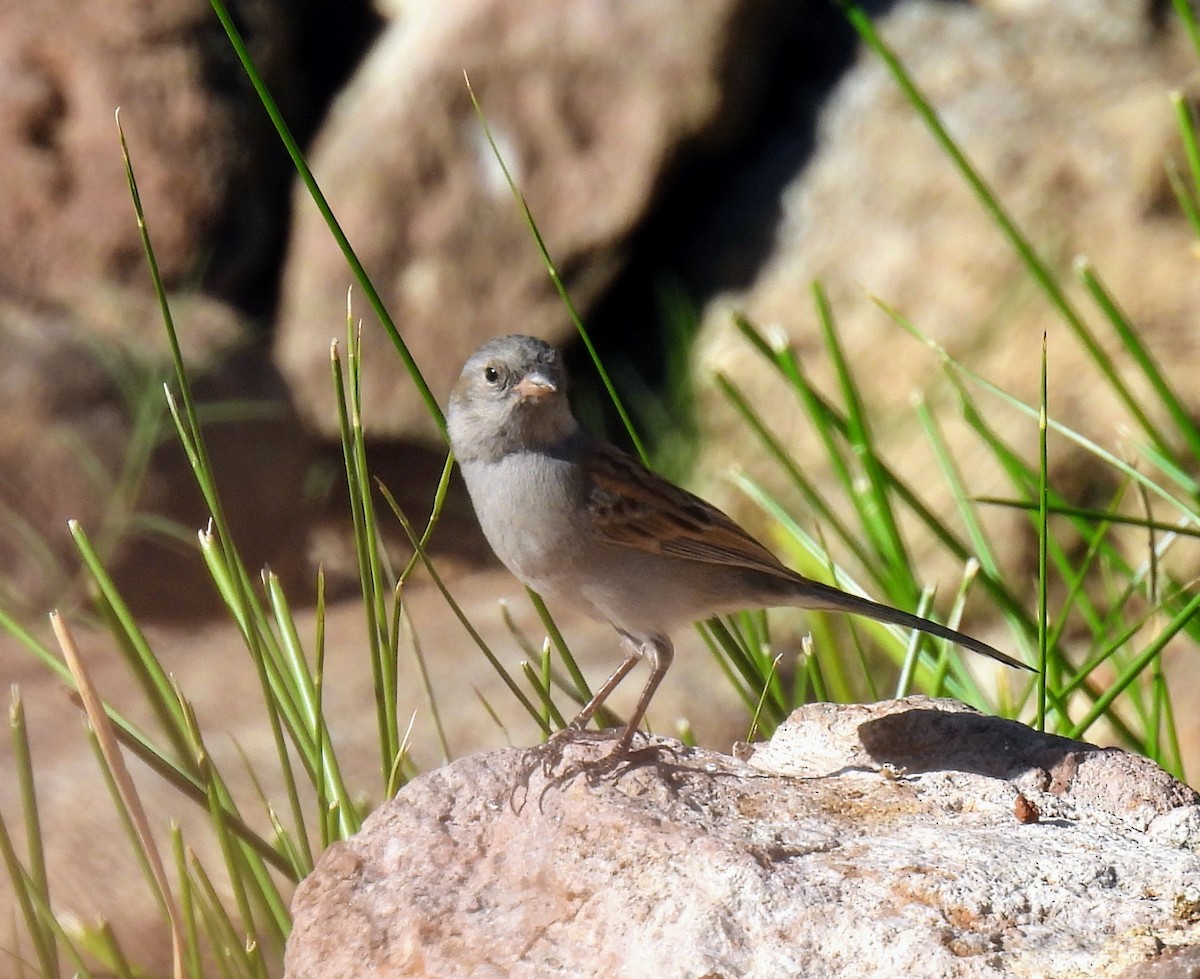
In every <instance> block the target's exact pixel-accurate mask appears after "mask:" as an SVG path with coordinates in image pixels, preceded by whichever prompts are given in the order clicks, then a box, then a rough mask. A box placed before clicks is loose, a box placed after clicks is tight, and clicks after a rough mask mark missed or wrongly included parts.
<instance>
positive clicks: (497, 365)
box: [446, 334, 1032, 758]
mask: <svg viewBox="0 0 1200 979" xmlns="http://www.w3.org/2000/svg"><path fill="white" fill-rule="evenodd" d="M446 423H447V431H448V435H449V439H450V447H451V450H452V452H453V454H454V457H455V459H456V460H457V462H458V466H459V468H460V470H461V473H462V476H463V479H464V481H465V483H466V486H467V492H468V494H469V496H470V498H471V503H472V506H473V507H474V510H475V514H476V516H477V517H478V520H479V524H480V527H481V529H482V531H483V534H484V536H485V537H486V539H487V541H488V543H489V545H490V546H491V548H492V550H493V551H494V552H495V554H496V557H497V558H499V560H500V562H501V563H502V564H503V565H504V566H505V567H507V568H508V570H509V571H511V572H512V574H513V575H514V576H516V578H518V579H519V580H520V581H521V582H522V583H523V584H525V585H526V586H528V587H529V588H531V589H533V590H534V591H535V592H537V593H538V594H539V595H541V596H543V597H544V598H546V599H549V600H550V602H551V604H552V606H553V604H554V603H558V602H561V603H564V604H567V605H571V606H574V607H576V608H578V609H580V610H581V611H583V612H584V613H586V614H588V615H590V616H592V617H593V618H595V619H599V620H601V621H604V622H608V623H609V624H611V625H612V627H613V628H614V629H615V630H616V632H617V634H618V635H619V636H620V638H621V641H622V643H623V645H624V647H625V656H624V658H623V659H622V661H621V663H620V665H619V666H618V667H617V668H616V670H615V671H614V672H613V673H612V675H611V676H610V677H609V678H608V679H607V680H606V681H605V682H604V683H603V684H602V685H601V686H600V687H599V688H598V689H597V691H596V693H595V694H594V696H592V698H591V699H590V700H589V701H588V702H587V703H586V704H584V705H583V707H582V709H581V710H580V711H579V713H578V715H577V716H576V717H575V719H574V720H573V721H572V722H571V723H570V725H568V728H567V730H569V731H573V732H575V733H580V732H582V731H583V730H584V729H585V728H586V727H587V725H588V722H589V721H590V720H591V719H592V717H593V715H594V714H595V713H596V711H597V710H598V709H599V708H600V707H601V705H602V704H603V703H604V702H605V700H607V698H608V697H609V695H610V694H611V693H612V692H613V690H615V689H616V687H617V686H618V684H620V683H621V681H622V680H623V679H625V677H626V676H627V675H628V674H629V672H630V671H631V670H632V669H633V668H634V666H635V665H637V663H638V662H639V661H641V660H645V661H646V662H647V663H648V664H649V666H650V676H649V678H648V679H647V680H646V683H645V686H644V687H643V688H642V691H641V694H640V695H639V697H638V700H637V703H636V704H635V706H634V708H633V711H632V713H631V714H630V715H629V718H628V720H627V722H626V725H625V729H624V731H623V732H622V733H621V735H620V738H619V740H618V742H617V745H616V748H615V750H614V753H613V754H614V757H617V758H620V757H621V756H623V755H625V754H627V753H628V751H629V749H630V747H631V745H632V742H633V739H634V737H635V735H636V732H637V730H638V728H639V726H640V725H641V722H642V720H643V718H644V717H645V714H646V710H647V708H648V707H649V705H650V701H651V699H652V698H653V697H654V694H655V691H656V690H657V689H658V686H659V684H660V683H661V682H662V680H663V677H664V676H665V675H666V673H667V670H668V668H669V667H670V665H671V661H672V659H673V657H674V647H673V645H672V643H671V639H670V633H671V630H672V629H673V628H675V627H677V626H680V625H683V624H686V623H688V622H695V621H698V620H700V619H706V618H709V617H711V616H714V615H723V614H727V613H731V612H736V611H740V610H744V609H750V608H773V607H779V606H792V607H798V608H807V609H819V610H824V611H837V612H847V613H850V614H853V615H860V616H867V617H870V618H873V619H877V620H879V621H882V622H887V623H891V624H893V625H899V626H904V627H907V628H911V629H917V630H920V631H922V632H926V633H929V634H931V635H933V636H937V637H938V638H941V639H947V640H950V641H951V642H954V643H956V644H958V645H959V646H962V647H965V648H966V649H970V650H973V651H974V652H977V653H981V654H983V655H984V656H988V657H991V658H992V659H994V660H997V661H998V662H1000V663H1003V664H1005V665H1006V666H1010V667H1014V668H1017V669H1025V670H1031V669H1032V668H1031V667H1029V666H1027V665H1026V664H1024V663H1022V662H1020V661H1019V660H1016V659H1014V658H1013V657H1011V656H1008V655H1007V654H1005V653H1002V652H1000V650H998V649H996V648H994V647H993V646H990V645H988V644H987V643H985V642H982V641H981V640H979V639H975V638H974V637H972V636H969V635H967V634H966V633H963V632H959V631H958V630H956V629H951V628H950V627H948V626H945V625H941V624H940V623H938V622H933V621H931V620H929V619H925V618H922V617H920V616H917V615H913V614H911V613H909V612H904V611H901V610H899V609H896V608H892V607H891V606H888V605H883V604H880V603H879V602H874V601H872V600H870V599H867V598H862V597H860V596H858V595H852V594H849V593H847V592H844V591H842V590H841V589H838V588H835V587H833V586H831V585H827V584H823V583H822V582H818V581H814V580H812V579H809V578H806V577H804V576H803V575H801V574H798V573H797V572H795V571H792V570H791V569H789V568H787V567H786V566H784V565H783V564H782V563H781V562H780V561H779V559H778V558H776V557H775V555H774V554H772V553H771V552H770V551H769V550H768V549H767V548H766V547H765V546H763V545H762V544H761V543H759V542H758V541H757V540H755V539H754V538H753V537H752V536H751V535H750V534H749V533H748V532H747V531H745V530H744V529H742V527H740V526H739V525H738V524H737V523H735V522H734V521H733V520H732V519H731V518H730V517H728V516H727V515H726V514H725V513H723V512H722V511H721V510H719V509H717V508H716V507H715V506H713V505H712V504H711V503H708V502H707V501H705V500H703V499H701V498H700V497H698V496H696V495H694V494H692V493H690V492H688V491H687V490H685V489H683V488H681V487H679V486H676V485H675V484H673V483H671V482H670V481H668V480H667V479H665V478H663V477H662V476H660V475H658V474H657V473H655V472H653V471H652V470H650V469H649V468H647V467H646V466H644V465H643V464H642V463H641V462H640V461H638V460H637V459H635V458H634V457H632V456H631V455H629V454H627V453H625V452H623V451H622V450H620V449H618V448H617V447H616V446H614V445H612V444H610V443H608V442H605V441H603V440H601V439H600V438H598V437H597V436H595V435H593V434H592V433H591V432H589V431H588V430H587V429H585V428H584V427H583V426H582V425H580V424H579V422H578V421H577V420H576V419H575V416H574V414H573V413H572V410H571V406H570V402H569V400H568V378H567V372H566V370H565V368H564V365H563V361H562V357H561V356H560V355H559V352H558V351H557V350H556V349H555V348H554V347H553V346H551V345H550V344H549V343H546V342H545V341H544V340H541V339H538V338H536V337H531V336H523V335H520V334H513V335H509V336H501V337H497V338H494V339H491V340H488V341H487V342H485V343H484V344H483V345H482V346H480V347H479V348H478V349H477V350H476V351H475V352H474V353H473V354H471V356H470V357H469V358H468V359H467V361H466V363H465V364H464V366H463V368H462V371H461V373H460V374H459V377H458V380H457V381H456V383H455V384H454V388H453V390H452V392H451V395H450V399H449V406H448V411H447V414H446Z"/></svg>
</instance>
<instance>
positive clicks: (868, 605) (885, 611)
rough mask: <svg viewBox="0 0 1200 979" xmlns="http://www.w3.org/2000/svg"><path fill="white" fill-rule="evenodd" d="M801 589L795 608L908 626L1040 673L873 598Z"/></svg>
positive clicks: (827, 588) (808, 585)
mask: <svg viewBox="0 0 1200 979" xmlns="http://www.w3.org/2000/svg"><path fill="white" fill-rule="evenodd" d="M801 588H802V590H801V591H800V592H799V594H798V595H797V596H796V602H795V604H796V605H799V606H801V607H803V608H812V609H822V610H824V611H830V612H849V613H850V614H851V615H865V616H867V618H871V619H878V620H879V621H880V622H888V623H890V624H892V625H899V626H904V627H906V628H908V629H919V630H920V631H921V632H927V633H929V634H930V635H931V636H937V637H938V638H939V639H948V640H950V642H953V643H957V644H958V645H959V646H962V647H964V648H966V649H970V650H972V651H973V652H976V653H982V654H983V655H984V656H989V657H991V658H992V659H994V660H996V661H997V662H999V663H1003V664H1004V665H1005V666H1012V667H1014V668H1016V669H1018V670H1030V671H1032V672H1036V671H1034V670H1033V667H1032V666H1027V665H1025V664H1024V663H1022V662H1021V661H1020V660H1016V659H1013V658H1012V657H1011V656H1009V655H1008V654H1006V653H1002V652H1000V650H998V649H996V648H995V647H994V646H989V645H988V644H987V643H985V642H982V641H981V640H979V639H976V638H974V637H973V636H968V635H967V634H966V633H965V632H959V631H958V630H957V629H951V628H950V627H949V626H945V625H942V624H941V623H940V622H934V621H932V620H930V619H923V618H921V616H919V615H913V614H912V613H911V612H901V611H900V609H898V608H892V607H891V606H890V605H881V604H880V603H879V602H873V601H871V600H870V599H869V598H861V597H859V596H858V595H851V594H849V593H848V592H844V591H842V590H841V589H839V588H834V587H833V586H832V585H825V584H822V583H821V582H819V581H812V580H811V579H808V578H805V579H803V585H802V586H801Z"/></svg>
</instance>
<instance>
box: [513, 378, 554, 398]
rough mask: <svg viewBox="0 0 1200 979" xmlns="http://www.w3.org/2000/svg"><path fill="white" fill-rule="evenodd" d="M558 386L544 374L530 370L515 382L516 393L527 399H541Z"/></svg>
mask: <svg viewBox="0 0 1200 979" xmlns="http://www.w3.org/2000/svg"><path fill="white" fill-rule="evenodd" d="M557 390H558V386H557V385H556V384H555V383H554V382H553V381H552V380H550V378H548V377H547V376H546V375H545V374H541V373H538V372H537V371H531V372H530V373H528V374H526V375H525V376H524V377H523V378H521V380H519V381H518V382H517V385H516V391H517V393H518V394H519V395H520V396H521V397H522V398H523V399H525V400H527V401H541V400H542V399H543V398H548V397H549V396H550V395H552V394H553V393H554V392H555V391H557Z"/></svg>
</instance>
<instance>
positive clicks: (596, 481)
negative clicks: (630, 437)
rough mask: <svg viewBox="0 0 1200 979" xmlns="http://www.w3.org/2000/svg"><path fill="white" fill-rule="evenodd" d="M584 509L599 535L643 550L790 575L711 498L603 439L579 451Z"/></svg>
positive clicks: (613, 542) (780, 575)
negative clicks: (665, 476)
mask: <svg viewBox="0 0 1200 979" xmlns="http://www.w3.org/2000/svg"><path fill="white" fill-rule="evenodd" d="M582 462H583V468H584V472H585V474H586V476H587V481H586V485H587V488H586V493H587V508H588V515H589V518H590V522H591V525H592V528H593V530H594V531H595V533H596V534H597V536H599V537H600V538H601V539H602V540H605V541H607V542H608V543H610V544H620V545H623V546H626V547H634V548H638V549H640V550H643V551H649V552H653V553H658V554H666V555H670V556H673V557H679V558H686V559H688V560H692V561H708V562H711V563H713V564H727V565H734V566H738V567H743V568H751V569H753V570H756V571H762V572H764V573H766V574H770V575H776V576H779V577H783V578H791V577H793V575H792V572H790V571H788V570H787V569H786V568H785V567H784V566H783V565H782V564H780V563H779V561H778V560H777V559H776V557H775V555H773V554H772V553H771V552H770V551H768V550H767V549H766V548H765V547H763V546H762V544H760V543H759V542H758V541H756V540H755V539H754V538H753V537H751V536H750V535H749V534H748V533H746V531H744V530H742V528H741V527H739V526H738V525H737V524H736V523H734V522H733V521H732V520H730V519H729V517H727V516H725V514H723V513H722V512H721V511H720V510H718V509H717V508H716V507H715V506H713V505H712V504H711V503H706V502H705V501H704V500H702V499H700V497H698V496H695V495H694V494H692V493H689V492H688V491H687V490H684V489H680V488H679V487H678V486H676V485H674V484H673V483H670V482H668V481H667V480H665V479H663V478H662V477H661V476H658V475H656V474H655V473H653V472H651V471H650V470H649V469H647V468H646V467H645V466H643V465H642V464H641V463H639V462H638V461H637V460H636V459H634V458H632V457H631V456H628V455H626V454H625V453H624V452H621V451H620V450H619V449H616V448H614V447H613V446H610V445H607V444H604V443H599V442H597V443H594V444H592V445H590V446H589V447H588V449H587V451H586V452H585V453H584V456H583V459H582Z"/></svg>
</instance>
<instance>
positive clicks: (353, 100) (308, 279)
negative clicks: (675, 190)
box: [276, 0, 787, 436]
mask: <svg viewBox="0 0 1200 979" xmlns="http://www.w3.org/2000/svg"><path fill="white" fill-rule="evenodd" d="M786 6H787V5H786V4H777V3H775V2H773V0H704V2H700V3H696V2H687V0H669V2H665V3H657V4H645V3H640V2H637V0H620V2H615V3H595V2H592V0H569V2H563V0H535V2H527V3H519V4H515V3H511V2H508V0H461V2H459V3H455V4H434V3H414V4H411V5H406V7H405V10H404V14H403V16H401V17H400V18H399V19H397V20H396V21H395V22H394V23H393V24H392V25H391V26H390V28H388V29H387V30H386V31H385V32H384V34H383V35H382V36H381V37H380V39H379V41H378V42H377V44H376V46H375V48H374V49H373V50H372V52H371V53H370V55H369V56H368V58H367V59H366V61H365V62H364V63H363V65H362V66H361V69H360V71H359V73H358V75H357V77H356V78H355V79H354V80H353V81H352V82H351V84H350V85H349V86H348V87H347V89H346V90H345V91H344V92H343V93H342V95H341V96H340V97H339V99H338V101H337V102H336V104H335V106H334V108H333V110H332V111H331V114H330V116H329V118H328V120H327V122H326V124H325V126H324V129H323V131H322V132H321V133H320V135H319V137H318V140H317V143H316V145H315V147H314V149H313V151H312V154H311V160H312V166H313V170H314V172H315V174H316V177H317V180H318V182H319V183H320V184H321V187H322V189H323V191H324V193H325V195H326V197H327V198H328V200H329V202H330V204H331V206H332V207H333V210H334V212H335V214H336V215H337V216H338V219H339V221H340V223H341V225H342V227H343V229H344V230H345V232H346V234H347V235H348V237H349V239H350V241H351V242H352V244H353V245H354V247H355V250H356V252H357V254H358V257H359V258H360V259H361V261H362V263H363V265H364V266H365V267H366V270H367V272H368V274H369V275H370V276H371V278H372V281H373V282H374V284H375V286H376V288H377V289H378V290H379V292H380V294H381V296H382V298H383V301H384V304H385V305H386V306H387V308H388V309H389V311H390V313H391V316H392V317H393V319H394V320H395V322H396V323H397V326H398V328H399V329H400V332H401V333H402V334H403V336H404V338H405V342H406V343H407V345H408V347H409V349H410V351H411V352H412V354H413V356H414V358H415V359H416V361H417V363H418V364H419V365H420V367H421V370H422V372H423V374H424V376H425V378H426V381H427V382H428V383H429V384H430V386H431V387H432V389H433V391H434V393H435V395H437V396H439V397H440V398H442V399H444V396H445V395H446V394H447V393H448V391H449V386H450V384H451V383H452V382H453V380H454V378H455V377H456V376H457V374H458V370H459V368H460V367H461V365H462V362H463V361H464V360H465V359H466V357H467V355H468V354H469V353H470V352H471V351H472V350H473V349H474V348H475V347H476V346H477V345H478V344H479V343H480V341H481V340H483V339H485V338H487V337H489V336H493V335H496V334H498V333H510V332H518V331H519V332H525V333H535V334H539V335H544V336H546V337H547V338H550V339H554V340H561V339H563V338H564V337H566V336H567V335H568V334H569V332H570V330H571V326H570V321H569V319H568V317H567V314H566V311H565V308H564V306H563V304H562V301H561V300H560V299H559V297H558V295H557V292H556V291H555V289H554V286H553V285H552V283H551V281H550V279H549V277H548V275H547V273H546V269H545V266H544V265H543V263H542V259H541V258H540V257H539V255H538V252H537V249H536V246H535V244H534V241H533V239H532V236H531V234H530V231H529V228H528V227H527V225H526V222H525V218H524V216H523V215H522V214H521V212H520V209H519V208H518V207H517V205H516V203H515V202H514V200H513V197H512V194H511V192H510V190H509V188H508V186H507V184H506V182H505V179H504V176H503V175H502V173H501V171H500V169H499V167H498V166H497V164H496V162H495V159H494V158H493V156H492V151H491V150H490V149H489V147H488V145H487V143H486V141H485V139H484V137H483V134H482V130H481V128H480V125H479V122H478V120H477V118H476V116H475V112H474V109H473V108H472V105H471V102H470V98H469V96H468V92H467V88H466V84H465V82H464V80H463V72H464V70H465V71H466V72H467V73H468V74H469V75H470V78H471V83H472V85H473V87H474V90H475V92H476V93H477V95H478V96H479V99H480V101H481V103H482V106H483V110H484V112H485V113H486V115H487V118H488V123H489V125H490V127H491V129H492V131H493V132H494V133H495V136H496V139H497V141H498V144H499V147H500V151H501V153H502V154H503V155H504V158H505V163H506V164H507V166H508V167H509V169H510V170H511V172H512V174H513V176H514V178H515V180H516V182H517V184H518V185H519V186H520V188H521V190H522V191H523V193H524V194H525V197H526V199H527V200H528V202H529V204H530V207H531V208H532V211H533V214H534V217H535V219H536V220H537V222H538V226H539V228H540V230H541V233H542V235H543V236H544V238H545V240H546V244H547V246H548V248H549V251H550V254H551V255H552V256H553V257H554V260H555V262H556V263H557V265H558V268H559V270H560V272H561V274H562V275H563V278H564V280H565V282H566V284H567V286H568V287H569V289H570V292H571V295H572V297H573V299H574V302H575V303H576V305H577V306H578V307H579V308H580V310H581V311H584V312H586V310H587V309H588V307H589V305H590V304H591V303H592V302H593V300H594V299H596V297H597V296H598V295H599V294H600V292H601V291H602V290H603V289H604V288H605V287H606V286H607V285H608V284H609V283H610V282H611V281H612V279H613V277H614V275H615V274H616V273H617V271H618V270H619V269H620V268H621V265H622V261H623V256H624V250H625V248H626V247H627V245H628V240H629V238H630V236H631V234H632V233H633V231H634V229H635V228H636V227H637V226H638V223H639V222H640V221H641V220H642V219H643V218H644V216H645V214H646V213H647V211H648V209H649V208H650V207H651V205H652V203H653V202H654V201H655V199H656V195H657V194H658V193H659V191H660V188H661V187H662V186H663V185H664V182H666V181H667V179H668V177H669V175H670V173H671V172H673V168H676V167H678V166H680V165H681V163H682V162H683V161H684V160H687V159H692V158H694V157H696V156H703V155H704V154H705V153H710V152H712V151H713V150H714V149H715V148H717V147H720V146H722V145H726V144H728V142H729V141H731V140H733V139H735V138H736V137H737V135H738V133H739V132H740V127H741V126H742V125H743V124H744V119H745V117H746V115H747V114H748V113H749V111H750V110H749V108H748V107H747V105H746V104H745V103H746V102H747V101H748V100H749V97H750V94H751V93H752V92H753V91H754V89H755V86H756V85H759V84H761V81H762V79H761V75H760V73H759V71H758V70H757V67H756V66H758V65H759V63H760V61H761V57H760V55H761V53H762V52H763V51H764V50H766V49H767V48H769V46H770V45H771V44H772V43H773V36H772V23H773V22H774V19H775V18H777V17H778V15H779V13H780V11H782V10H783V9H784V8H786ZM617 51H619V52H620V56H619V57H615V56H614V52H617ZM351 282H352V278H351V275H350V272H349V270H348V268H347V266H346V262H345V260H344V258H343V257H342V255H341V253H340V251H339V250H338V248H337V246H336V244H335V243H334V241H333V240H332V238H331V236H330V234H329V231H328V229H327V228H326V226H325V222H324V220H323V219H322V218H321V217H320V216H319V215H318V214H317V212H316V209H315V208H314V207H313V206H312V203H311V201H309V200H308V199H307V193H306V192H305V191H304V190H303V189H298V190H297V192H296V204H295V223H294V228H293V233H292V237H291V243H290V245H289V249H288V258H287V265H286V268H285V270H284V278H283V287H282V289H283V291H282V296H281V309H280V313H279V318H278V322H277V334H276V354H277V358H278V362H279V365H280V368H281V370H282V371H283V373H284V375H285V376H286V377H287V378H288V380H289V382H290V383H291V384H292V385H293V388H294V390H295V391H296V399H297V402H298V404H299V405H300V407H301V410H302V412H303V414H304V415H305V417H306V418H307V419H308V420H309V421H311V422H312V424H313V425H314V426H315V427H316V428H317V429H318V430H319V431H320V432H322V433H323V434H325V435H327V436H329V435H335V434H336V431H337V422H336V416H335V414H334V412H333V410H332V406H331V399H330V396H329V365H328V347H329V339H330V337H332V336H342V335H343V334H344V331H345V328H344V323H345V319H346V309H345V296H346V289H347V287H348V286H350V284H351ZM355 315H356V316H361V317H364V318H365V319H366V320H367V324H366V327H365V330H364V336H363V343H364V348H365V369H364V392H365V394H364V400H365V403H366V405H367V410H366V412H365V419H366V423H367V425H368V426H370V428H371V430H372V431H373V432H374V433H375V434H376V435H390V436H395V435H412V434H414V433H415V434H420V435H423V436H428V435H429V434H430V433H432V432H433V431H434V429H433V426H432V423H431V421H430V419H429V418H428V416H427V413H426V410H425V408H424V406H423V404H422V402H421V401H420V399H419V398H418V397H417V395H416V393H415V391H414V389H413V385H412V384H410V383H409V382H408V381H407V379H406V378H405V377H404V376H403V371H402V367H401V365H400V363H399V361H398V359H397V357H396V354H395V351H394V349H393V348H392V346H391V342H390V341H389V340H388V339H387V337H386V335H385V334H384V333H383V331H382V330H381V329H380V328H379V327H378V325H377V324H376V323H375V322H374V316H373V314H372V313H371V311H370V310H369V308H367V306H366V303H365V301H364V300H363V299H362V297H361V295H359V296H357V298H356V302H355Z"/></svg>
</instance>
